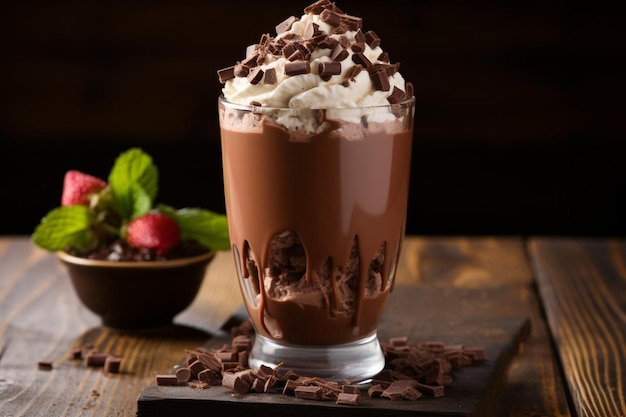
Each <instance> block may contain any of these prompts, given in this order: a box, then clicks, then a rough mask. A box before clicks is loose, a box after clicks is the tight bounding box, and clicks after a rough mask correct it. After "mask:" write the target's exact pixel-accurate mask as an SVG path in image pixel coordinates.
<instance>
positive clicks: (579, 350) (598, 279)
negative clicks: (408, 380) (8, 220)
mask: <svg viewBox="0 0 626 417" xmlns="http://www.w3.org/2000/svg"><path fill="white" fill-rule="evenodd" d="M396 285H397V287H396V291H394V292H397V291H401V289H402V288H404V287H403V286H409V287H411V288H413V287H420V288H423V289H424V291H432V292H436V293H440V294H443V296H446V297H449V296H451V295H452V296H454V297H456V298H455V300H457V301H455V302H458V304H459V305H460V306H461V308H462V311H463V312H464V313H463V314H467V315H468V317H470V316H471V317H474V316H475V317H480V316H481V315H482V316H486V315H489V316H490V317H504V318H506V317H513V316H525V317H527V318H528V322H529V329H530V331H529V332H528V334H527V335H525V337H524V339H523V340H520V342H519V344H518V348H519V349H518V350H517V351H516V352H515V355H513V357H512V358H511V360H510V361H508V362H507V363H506V367H505V368H504V372H502V374H501V375H498V376H497V381H495V382H496V384H493V385H495V386H493V387H491V388H490V393H489V396H488V397H487V398H486V399H485V401H482V402H483V404H482V405H481V410H488V412H485V414H489V415H497V416H537V417H538V416H557V417H565V416H579V417H580V416H598V417H600V416H602V417H623V416H625V415H626V353H625V352H626V241H624V240H623V239H618V238H598V239H590V238H580V239H577V238H548V237H536V238H529V239H523V238H521V237H409V238H408V239H407V240H406V243H405V246H404V249H403V253H402V258H401V262H400V266H399V269H398V274H397V284H396ZM397 288H400V290H397ZM468 300H469V301H468ZM477 300H479V302H477ZM240 305H241V298H240V295H239V290H238V287H237V283H236V279H235V276H234V267H233V263H232V258H231V255H230V254H229V253H225V252H222V253H219V254H218V256H217V257H216V258H215V260H214V261H213V262H212V264H211V265H210V267H209V269H208V271H207V275H206V277H205V281H204V284H203V287H202V289H201V293H200V294H199V296H198V298H197V299H196V300H195V301H194V303H193V304H192V305H191V306H190V307H189V308H188V309H187V310H186V311H184V312H183V313H181V314H180V315H179V316H177V317H176V319H175V323H176V325H175V326H172V327H171V328H170V329H167V330H162V331H158V332H149V331H146V332H143V333H138V334H121V333H117V332H112V331H110V330H107V329H104V328H102V327H101V326H100V325H99V320H98V318H97V317H96V316H94V315H93V314H92V313H90V312H89V311H88V310H86V309H85V308H84V307H83V306H82V305H81V304H80V302H79V301H78V299H77V298H76V296H75V294H74V293H73V290H72V288H71V286H70V282H69V280H68V279H67V277H66V273H65V271H64V269H63V268H62V266H61V265H60V263H59V262H58V261H57V259H56V258H55V256H54V255H53V254H50V253H47V252H44V251H42V250H40V249H38V248H36V247H34V246H33V245H32V243H31V242H30V240H29V238H28V237H0V416H2V417H9V416H11V417H15V416H29V417H30V416H46V417H49V416H134V415H136V413H137V401H138V398H139V396H140V395H141V394H142V392H143V391H144V390H145V389H146V387H149V386H150V385H151V384H154V380H155V375H157V374H160V373H168V372H170V371H171V369H172V366H173V365H174V364H175V363H178V362H180V360H181V358H182V357H183V356H184V350H185V349H188V348H193V347H196V346H199V345H202V344H204V343H205V342H206V341H207V339H209V338H210V337H211V335H213V334H216V333H218V332H219V331H220V328H221V327H222V325H223V324H224V323H225V322H226V321H227V320H228V319H229V318H230V317H231V316H232V315H233V314H234V313H235V312H236V311H237V310H238V309H239V307H240ZM86 344H93V346H94V347H96V348H98V349H100V350H102V351H106V352H109V353H115V354H118V355H121V356H122V357H123V362H122V363H123V365H122V372H120V373H118V374H105V373H104V372H102V369H100V368H91V367H86V366H85V365H84V363H82V362H77V361H72V360H71V359H70V358H69V356H68V354H69V352H70V351H71V350H72V348H74V347H80V346H84V345H86ZM40 360H50V361H53V362H54V369H53V370H51V371H42V370H39V369H38V367H37V362H38V361H40Z"/></svg>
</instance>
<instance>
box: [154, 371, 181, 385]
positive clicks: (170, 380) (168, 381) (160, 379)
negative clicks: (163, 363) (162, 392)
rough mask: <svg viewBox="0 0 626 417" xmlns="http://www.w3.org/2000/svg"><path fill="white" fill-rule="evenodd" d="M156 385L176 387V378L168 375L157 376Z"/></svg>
mask: <svg viewBox="0 0 626 417" xmlns="http://www.w3.org/2000/svg"><path fill="white" fill-rule="evenodd" d="M156 383H157V385H160V386H176V385H178V378H177V377H176V375H170V374H162V375H157V376H156Z"/></svg>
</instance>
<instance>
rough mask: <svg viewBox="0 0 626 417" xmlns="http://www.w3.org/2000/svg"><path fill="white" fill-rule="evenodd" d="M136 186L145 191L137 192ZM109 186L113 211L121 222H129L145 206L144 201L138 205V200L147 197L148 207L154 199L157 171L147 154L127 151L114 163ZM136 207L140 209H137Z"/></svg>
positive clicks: (157, 184) (156, 187) (136, 150)
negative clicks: (126, 220) (120, 218)
mask: <svg viewBox="0 0 626 417" xmlns="http://www.w3.org/2000/svg"><path fill="white" fill-rule="evenodd" d="M137 186H139V187H141V188H143V190H144V191H145V192H144V193H141V192H138V190H137V189H136V187H137ZM109 187H110V189H111V196H112V204H113V206H114V208H115V210H116V211H117V212H118V214H119V215H120V216H121V217H122V218H123V219H130V218H132V217H133V215H135V214H136V213H138V212H141V211H142V210H143V207H145V206H146V203H145V201H139V202H138V201H137V200H138V199H145V198H146V196H147V197H148V198H149V204H148V206H151V205H152V202H153V201H154V200H155V199H156V195H157V192H158V188H159V171H158V169H157V167H156V165H154V163H153V162H152V157H150V155H148V154H146V153H144V152H143V151H142V150H141V149H140V148H131V149H129V150H127V151H126V152H124V153H122V154H120V156H118V157H117V159H116V160H115V164H114V165H113V168H112V169H111V173H110V174H109ZM138 207H140V208H141V209H140V210H137V208H138Z"/></svg>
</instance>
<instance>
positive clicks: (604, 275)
mask: <svg viewBox="0 0 626 417" xmlns="http://www.w3.org/2000/svg"><path fill="white" fill-rule="evenodd" d="M529 249H530V254H531V260H532V265H533V268H534V269H535V271H536V279H537V284H538V288H539V293H540V295H541V297H542V299H543V304H544V307H545V310H546V316H547V319H548V324H549V326H550V328H551V330H552V334H553V337H554V340H555V344H556V346H557V349H558V354H559V357H560V360H561V362H562V363H563V372H564V375H565V379H566V383H567V386H568V387H569V391H570V392H571V397H572V403H573V405H574V408H575V411H576V415H577V416H579V417H587V416H598V417H599V416H607V417H622V416H624V415H626V242H625V241H624V240H623V239H591V238H590V239H576V240H575V239H567V238H535V239H532V240H531V241H530V243H529Z"/></svg>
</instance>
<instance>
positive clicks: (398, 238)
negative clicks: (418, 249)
mask: <svg viewBox="0 0 626 417" xmlns="http://www.w3.org/2000/svg"><path fill="white" fill-rule="evenodd" d="M276 32H277V35H276V36H275V37H272V36H270V35H267V34H266V35H263V36H262V37H261V40H260V41H259V43H258V44H257V45H253V46H251V47H249V48H248V52H247V56H246V58H245V59H244V60H243V61H241V62H238V63H237V64H236V65H233V66H231V67H228V68H225V69H223V70H220V71H218V74H219V76H220V80H221V81H222V82H224V83H225V86H224V89H223V92H224V95H223V96H222V97H220V100H219V117H220V126H221V140H222V153H223V165H224V183H225V192H226V212H227V216H228V219H229V229H230V237H231V244H232V250H233V255H234V259H235V263H236V269H237V273H238V276H239V281H240V286H241V289H242V295H243V299H244V302H245V304H246V307H247V310H248V313H249V315H250V318H251V320H252V323H253V325H254V327H255V330H256V334H257V337H256V339H255V346H254V348H253V351H252V357H251V364H252V366H253V367H254V366H255V365H256V366H260V365H261V364H266V365H277V364H278V363H282V364H283V366H285V367H286V368H289V369H293V370H295V371H300V372H306V373H308V374H314V375H319V376H324V377H336V378H368V377H371V376H373V375H374V374H376V373H377V372H378V371H379V370H380V369H382V367H383V365H384V359H383V357H382V353H381V351H380V347H379V345H378V341H377V339H376V328H377V325H378V322H379V320H380V317H381V316H382V314H383V311H384V307H385V304H386V300H387V297H388V295H389V293H390V291H391V290H392V289H393V278H394V274H395V268H396V264H397V261H398V255H399V252H400V250H401V246H402V241H403V237H404V228H405V219H406V208H407V194H408V185H409V173H410V157H411V144H412V136H413V112H414V98H413V92H412V87H411V85H410V83H405V81H404V79H403V78H402V76H401V75H400V73H399V72H398V65H397V64H391V63H390V61H389V58H388V56H387V55H386V54H385V53H384V52H382V49H381V48H380V39H379V38H378V37H377V36H376V34H375V33H374V32H372V31H367V32H364V31H363V30H362V22H361V19H360V18H357V17H354V16H351V15H347V14H345V13H344V12H343V11H341V10H340V9H338V8H337V6H335V4H334V3H330V2H329V1H326V0H321V1H318V2H317V3H314V4H312V5H311V6H309V7H307V8H305V10H304V15H303V16H302V17H301V18H296V17H293V16H292V17H290V18H288V19H286V20H285V21H283V22H282V23H280V24H279V25H278V26H277V27H276Z"/></svg>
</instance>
